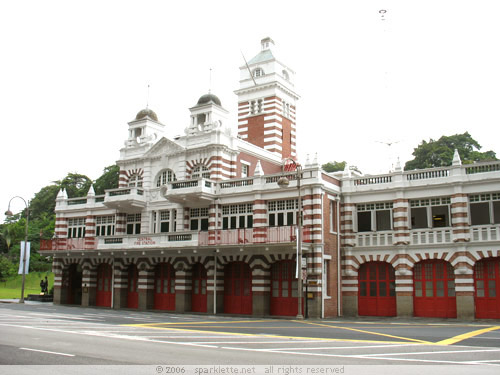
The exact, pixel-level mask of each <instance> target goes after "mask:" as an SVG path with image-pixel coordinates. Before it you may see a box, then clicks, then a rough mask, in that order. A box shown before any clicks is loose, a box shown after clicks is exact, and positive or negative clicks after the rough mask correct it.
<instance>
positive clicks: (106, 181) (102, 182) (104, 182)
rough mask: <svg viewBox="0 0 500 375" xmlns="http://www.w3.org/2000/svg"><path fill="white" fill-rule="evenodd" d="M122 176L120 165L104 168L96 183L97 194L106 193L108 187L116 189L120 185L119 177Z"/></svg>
mask: <svg viewBox="0 0 500 375" xmlns="http://www.w3.org/2000/svg"><path fill="white" fill-rule="evenodd" d="M119 177H120V167H119V166H117V165H111V166H109V167H106V168H104V171H103V173H102V175H101V177H99V178H98V179H97V180H95V183H94V191H95V193H96V195H102V194H104V190H106V189H116V188H117V187H118V179H119Z"/></svg>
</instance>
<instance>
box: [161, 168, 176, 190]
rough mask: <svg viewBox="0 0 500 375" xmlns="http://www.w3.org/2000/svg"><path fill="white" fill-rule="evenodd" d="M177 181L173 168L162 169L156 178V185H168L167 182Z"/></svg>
mask: <svg viewBox="0 0 500 375" xmlns="http://www.w3.org/2000/svg"><path fill="white" fill-rule="evenodd" d="M173 181H177V177H176V176H175V172H174V171H173V170H171V169H168V168H167V169H162V170H161V171H160V173H158V177H157V178H156V187H160V186H163V185H166V184H167V182H173Z"/></svg>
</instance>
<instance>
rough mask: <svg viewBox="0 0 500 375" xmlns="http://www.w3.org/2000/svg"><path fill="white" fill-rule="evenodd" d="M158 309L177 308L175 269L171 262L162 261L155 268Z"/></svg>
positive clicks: (156, 304)
mask: <svg viewBox="0 0 500 375" xmlns="http://www.w3.org/2000/svg"><path fill="white" fill-rule="evenodd" d="M154 308H155V309H156V310H175V271H174V267H172V265H171V264H170V263H160V264H158V265H157V266H156V270H155V303H154Z"/></svg>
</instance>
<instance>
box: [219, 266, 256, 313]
mask: <svg viewBox="0 0 500 375" xmlns="http://www.w3.org/2000/svg"><path fill="white" fill-rule="evenodd" d="M224 312H225V313H226V314H252V270H251V269H250V266H249V265H248V264H246V263H244V262H232V263H229V264H227V265H226V267H225V268H224Z"/></svg>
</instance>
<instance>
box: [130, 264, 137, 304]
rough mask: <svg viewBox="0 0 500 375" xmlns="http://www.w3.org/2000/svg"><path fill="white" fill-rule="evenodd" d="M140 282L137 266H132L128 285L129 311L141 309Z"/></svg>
mask: <svg viewBox="0 0 500 375" xmlns="http://www.w3.org/2000/svg"><path fill="white" fill-rule="evenodd" d="M138 281H139V273H138V271H137V266H136V265H135V264H131V265H130V266H129V267H128V284H127V307H128V308H129V309H137V308H138V307H139V293H138V289H137V283H138Z"/></svg>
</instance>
